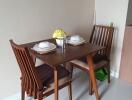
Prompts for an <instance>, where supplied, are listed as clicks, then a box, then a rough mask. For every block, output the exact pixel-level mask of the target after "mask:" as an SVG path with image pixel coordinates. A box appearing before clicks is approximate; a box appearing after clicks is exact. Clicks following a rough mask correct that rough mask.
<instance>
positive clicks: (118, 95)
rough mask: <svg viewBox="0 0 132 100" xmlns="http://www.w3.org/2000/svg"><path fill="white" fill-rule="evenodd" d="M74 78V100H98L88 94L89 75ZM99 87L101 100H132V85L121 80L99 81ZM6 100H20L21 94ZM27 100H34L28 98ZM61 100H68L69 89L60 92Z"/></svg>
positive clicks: (50, 97) (76, 74)
mask: <svg viewBox="0 0 132 100" xmlns="http://www.w3.org/2000/svg"><path fill="white" fill-rule="evenodd" d="M74 77H78V79H77V80H75V81H74V82H73V84H72V85H73V87H72V90H73V100H96V99H95V96H94V95H93V96H90V95H89V94H88V76H87V74H86V73H83V72H81V71H79V72H77V73H75V74H74ZM98 86H99V93H100V95H101V100H132V85H130V84H128V83H126V82H123V81H121V80H119V79H114V78H113V79H112V80H111V83H110V84H109V85H108V83H107V81H104V82H99V81H98ZM6 100H20V93H19V94H17V95H16V96H14V97H11V98H8V99H6ZM26 100H33V99H32V98H29V97H28V98H27V99H26ZM45 100H54V95H51V96H49V97H47V98H45ZM59 100H68V92H67V88H64V89H62V90H60V91H59Z"/></svg>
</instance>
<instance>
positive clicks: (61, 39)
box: [31, 29, 85, 54]
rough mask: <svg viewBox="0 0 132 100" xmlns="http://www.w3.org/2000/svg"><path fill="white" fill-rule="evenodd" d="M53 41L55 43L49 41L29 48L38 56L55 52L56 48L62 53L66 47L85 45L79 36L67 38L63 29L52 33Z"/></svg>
mask: <svg viewBox="0 0 132 100" xmlns="http://www.w3.org/2000/svg"><path fill="white" fill-rule="evenodd" d="M53 39H55V41H56V43H52V42H50V41H41V42H39V43H37V44H35V45H33V47H32V48H31V49H32V50H34V51H36V52H37V53H39V54H45V53H50V52H52V51H55V50H56V49H57V48H61V49H62V51H63V52H64V50H65V46H66V45H72V46H78V45H81V44H84V43H85V40H84V38H83V37H81V36H80V35H77V34H75V35H71V36H68V35H67V33H66V32H65V31H64V30H63V29H57V30H55V31H54V33H53Z"/></svg>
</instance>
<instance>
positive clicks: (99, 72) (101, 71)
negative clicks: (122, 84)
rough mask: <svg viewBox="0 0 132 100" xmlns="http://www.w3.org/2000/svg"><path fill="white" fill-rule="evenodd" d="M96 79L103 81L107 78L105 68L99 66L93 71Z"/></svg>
mask: <svg viewBox="0 0 132 100" xmlns="http://www.w3.org/2000/svg"><path fill="white" fill-rule="evenodd" d="M95 77H96V79H98V80H100V81H104V80H105V79H106V78H107V71H106V69H105V68H101V69H98V70H96V71H95Z"/></svg>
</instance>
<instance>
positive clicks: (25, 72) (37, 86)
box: [10, 40, 43, 97]
mask: <svg viewBox="0 0 132 100" xmlns="http://www.w3.org/2000/svg"><path fill="white" fill-rule="evenodd" d="M10 43H11V46H12V49H13V51H14V54H15V56H16V59H17V62H18V64H19V68H20V70H21V75H22V78H21V82H22V88H23V89H24V90H25V91H26V92H27V93H28V94H29V95H31V96H34V97H36V96H37V94H36V91H38V90H41V89H43V85H42V82H41V80H40V78H39V76H38V73H37V71H36V69H35V64H34V62H33V59H32V57H31V55H30V53H29V51H28V49H27V48H26V47H23V46H20V45H17V44H15V43H14V42H13V41H12V40H10Z"/></svg>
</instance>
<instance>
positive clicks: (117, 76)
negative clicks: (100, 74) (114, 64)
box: [111, 70, 119, 78]
mask: <svg viewBox="0 0 132 100" xmlns="http://www.w3.org/2000/svg"><path fill="white" fill-rule="evenodd" d="M111 76H112V77H115V78H119V72H117V71H114V70H111Z"/></svg>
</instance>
